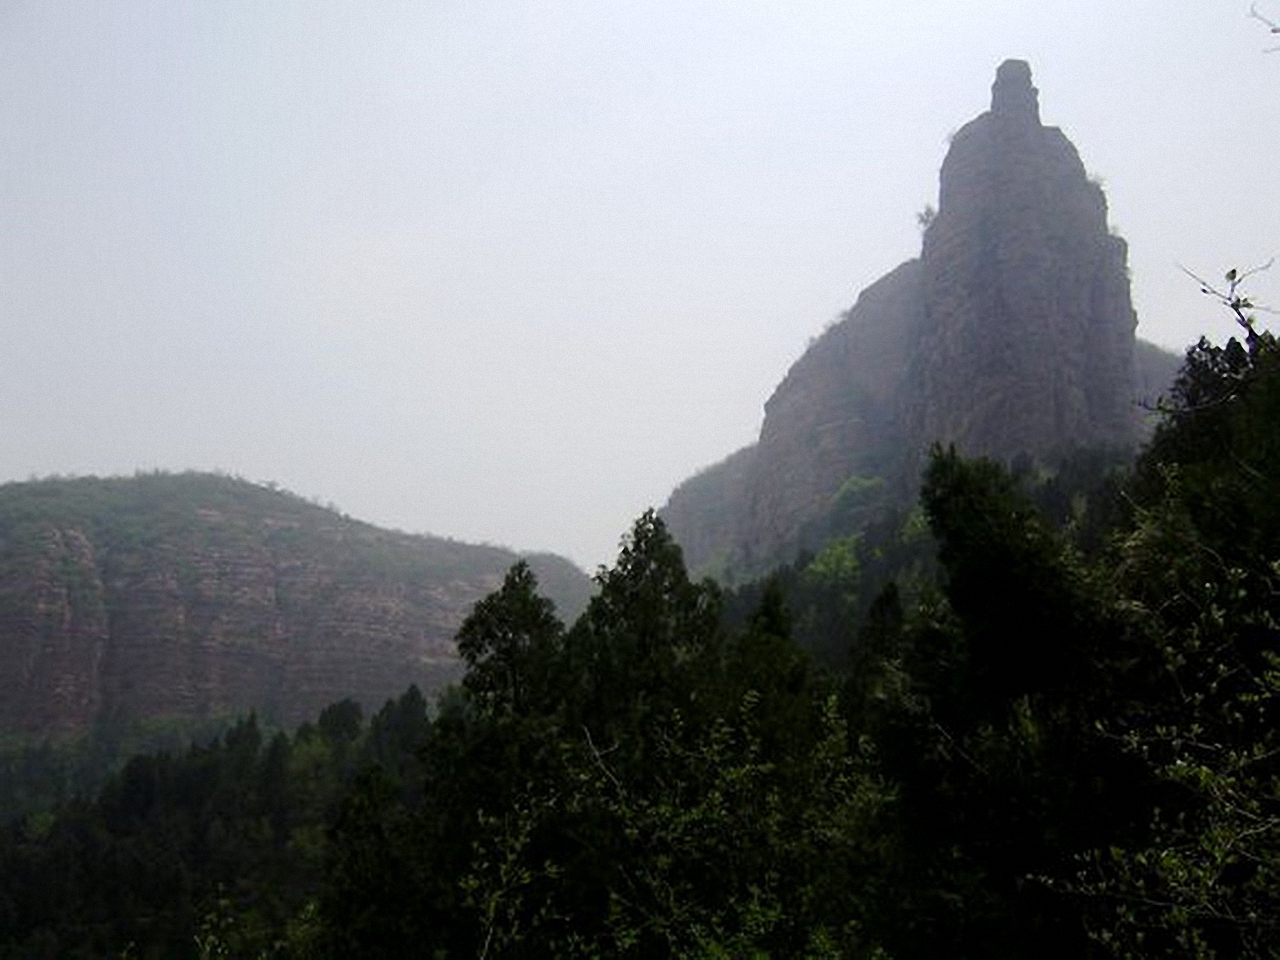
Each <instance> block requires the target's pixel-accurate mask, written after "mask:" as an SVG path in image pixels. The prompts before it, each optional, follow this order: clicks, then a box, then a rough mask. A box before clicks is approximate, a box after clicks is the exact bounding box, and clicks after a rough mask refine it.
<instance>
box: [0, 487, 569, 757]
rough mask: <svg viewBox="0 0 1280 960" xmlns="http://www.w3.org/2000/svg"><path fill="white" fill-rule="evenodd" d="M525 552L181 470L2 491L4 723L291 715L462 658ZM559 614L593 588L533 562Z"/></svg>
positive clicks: (76, 726)
mask: <svg viewBox="0 0 1280 960" xmlns="http://www.w3.org/2000/svg"><path fill="white" fill-rule="evenodd" d="M516 559H517V557H516V555H515V554H513V553H511V552H510V551H507V550H502V549H499V548H496V547H483V546H472V545H469V544H463V543H457V542H454V541H450V540H443V539H440V538H435V537H422V536H411V535H408V534H402V533H395V532H392V531H387V530H380V529H378V528H376V527H372V526H370V525H368V524H364V523H359V522H357V521H354V520H351V519H349V518H346V517H343V516H341V515H339V514H337V513H335V512H333V511H331V510H327V509H324V508H322V507H319V506H316V505H314V504H311V503H308V502H306V501H304V500H302V499H300V498H298V497H294V496H292V495H290V494H286V493H283V492H280V491H276V490H272V489H268V488H265V487H260V486H256V485H254V484H249V483H245V482H243V481H238V480H233V479H230V478H226V477H217V476H208V475H199V474H187V475H181V476H164V475H154V476H143V477H137V478H133V479H116V480H96V479H80V480H49V481H37V482H33V483H23V484H8V485H5V486H3V487H0V677H4V678H5V694H4V697H2V698H0V732H9V731H20V732H28V733H51V732H57V731H77V730H84V729H86V728H87V727H89V726H90V725H91V724H93V723H95V722H99V721H104V720H106V721H113V720H116V721H137V720H142V719H146V718H149V717H179V718H187V719H196V718H206V717H216V716H220V715H225V714H230V713H233V712H239V711H245V710H249V709H254V710H257V711H258V712H259V713H260V714H263V715H265V716H266V717H268V718H269V719H272V720H275V721H278V722H282V723H294V722H297V721H300V720H302V719H306V718H310V717H313V716H314V715H315V714H316V713H317V712H318V711H319V710H320V709H321V708H323V707H324V706H326V705H327V704H329V703H332V702H334V701H336V700H339V699H342V698H345V697H352V698H355V699H357V700H359V701H361V702H362V703H364V704H365V705H366V706H369V707H374V706H381V704H382V702H383V701H384V700H385V699H386V698H388V697H390V696H395V695H398V694H400V693H402V692H403V691H404V689H405V688H406V687H408V685H409V684H411V683H417V684H418V685H419V686H420V687H422V688H424V689H431V688H433V687H438V686H439V685H440V683H441V682H443V681H444V680H447V679H451V678H453V677H456V676H457V674H458V672H459V663H458V658H457V653H456V650H455V648H454V643H453V637H454V633H455V632H456V630H457V628H458V626H459V624H460V623H461V621H462V619H463V618H464V617H465V616H466V614H467V612H468V611H469V609H470V607H471V605H472V604H473V603H474V602H475V601H476V600H478V599H480V598H481V597H483V596H484V595H485V594H487V593H489V592H490V591H491V590H493V589H495V588H496V587H497V586H498V585H499V584H500V583H501V580H502V576H503V574H504V573H505V571H506V570H507V568H508V567H509V566H510V565H511V564H512V563H514V562H515V561H516ZM529 561H530V565H531V566H532V567H533V568H534V571H535V573H537V574H538V576H539V580H540V581H541V583H542V585H543V587H544V589H545V590H546V591H547V593H548V595H549V596H551V597H552V598H553V599H554V600H556V602H557V606H558V607H559V609H560V611H561V615H562V616H565V617H572V616H574V615H576V613H577V612H578V611H579V610H580V609H581V608H582V606H583V605H585V603H586V599H587V597H588V595H589V593H590V591H591V584H590V581H589V580H588V579H587V577H586V575H585V574H583V573H582V572H581V571H579V570H578V569H577V568H576V567H574V566H573V565H572V564H570V563H569V562H568V561H567V560H563V559H561V558H559V557H554V556H535V557H530V558H529Z"/></svg>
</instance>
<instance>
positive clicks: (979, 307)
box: [665, 60, 1167, 579]
mask: <svg viewBox="0 0 1280 960" xmlns="http://www.w3.org/2000/svg"><path fill="white" fill-rule="evenodd" d="M1135 326H1136V318H1135V315H1134V311H1133V307H1132V304H1131V302H1130V297H1129V280H1128V271H1127V267H1126V246H1125V243H1124V241H1123V240H1122V239H1120V238H1119V237H1117V236H1115V235H1114V234H1112V233H1110V232H1109V230H1108V227H1107V207H1106V200H1105V198H1104V196H1103V193H1102V190H1101V188H1100V187H1099V186H1098V185H1097V183H1095V182H1093V181H1091V180H1090V179H1089V177H1088V176H1087V174H1086V172H1085V169H1084V165H1083V164H1082V163H1081V161H1080V157H1079V155H1078V154H1077V152H1076V150H1075V148H1074V147H1073V146H1072V144H1071V142H1070V141H1069V140H1068V139H1067V138H1066V137H1065V136H1064V135H1063V133H1062V132H1061V131H1060V130H1058V129H1057V128H1056V127H1046V126H1044V125H1043V124H1041V122H1040V115H1039V102H1038V93H1037V91H1036V89H1035V87H1034V86H1033V85H1032V82H1031V71H1030V68H1029V67H1028V65H1027V64H1026V63H1025V62H1023V61H1020V60H1009V61H1006V62H1005V63H1003V64H1001V66H1000V68H999V69H998V71H997V73H996V80H995V83H994V84H993V86H992V97H991V109H990V110H989V111H987V112H986V113H984V114H982V115H981V116H979V117H977V118H976V119H974V120H973V121H971V122H970V123H968V124H967V125H966V126H964V127H963V128H962V129H961V130H960V131H959V132H958V133H956V135H955V136H954V138H953V139H952V143H951V146H950V149H949V150H948V153H947V157H946V159H945V161H944V163H943V166H942V171H941V176H940V191H939V204H938V210H937V213H936V215H935V216H934V217H933V219H932V220H931V222H930V223H929V224H928V226H927V228H926V230H925V233H924V239H923V245H922V250H921V255H920V257H919V258H918V259H916V260H911V261H908V262H907V263H904V264H903V265H901V266H900V267H898V268H897V269H895V270H893V271H892V272H890V273H889V274H888V275H886V276H885V277H883V278H882V279H880V280H878V281H877V282H876V283H874V284H872V285H871V286H870V287H868V288H867V289H866V290H865V291H863V293H862V294H861V296H860V297H859V298H858V301H857V302H856V303H855V304H854V306H853V307H852V308H851V309H850V310H849V311H848V312H847V313H846V314H845V315H844V317H843V318H842V319H841V321H840V322H839V323H837V324H836V325H835V326H833V327H832V328H831V329H829V330H828V331H827V332H826V333H824V334H823V335H822V336H821V337H820V338H819V339H818V340H817V341H815V342H814V343H813V344H812V345H811V347H810V348H809V349H808V350H807V351H806V352H805V354H804V355H803V356H802V357H801V358H800V359H799V360H798V361H797V362H796V363H795V365H794V366H793V367H792V368H791V370H790V372H789V373H788V374H787V376H786V378H785V379H784V380H783V381H782V383H781V384H780V385H779V386H778V388H777V389H776V390H775V391H774V394H773V396H772V397H770V399H769V401H768V402H767V403H766V404H765V419H764V424H763V426H762V428H761V431H760V439H759V442H758V443H757V444H756V446H755V447H753V448H748V449H747V450H744V451H739V452H738V453H736V454H734V456H733V458H731V461H728V462H726V464H724V465H721V466H718V467H713V468H711V469H710V470H708V471H705V472H704V473H703V474H701V475H699V476H698V477H695V478H694V479H693V480H691V481H689V482H687V483H686V484H683V485H681V486H680V487H679V488H677V490H676V491H675V492H674V493H673V494H672V496H671V499H670V501H669V503H668V505H667V507H666V508H665V516H666V518H667V520H668V522H669V524H670V526H671V529H672V530H673V532H674V533H675V535H676V537H677V539H679V540H680V542H681V543H682V545H683V546H684V547H685V551H686V556H687V558H688V560H689V562H690V565H691V566H692V567H693V568H695V569H700V570H704V571H711V572H715V573H717V574H721V575H726V576H727V577H728V578H729V579H734V578H737V577H742V576H749V575H754V574H757V573H760V572H762V571H763V570H765V569H767V568H768V567H770V566H772V565H774V564H776V563H779V562H785V561H787V560H790V559H791V558H792V557H793V556H794V554H795V551H796V550H797V549H799V548H801V547H804V546H806V545H810V544H806V543H805V537H806V532H805V531H806V529H807V528H809V527H810V526H811V525H812V524H813V523H814V522H815V521H816V520H817V519H818V518H820V517H821V516H822V515H823V514H824V513H825V512H827V511H828V510H830V509H831V507H832V503H833V499H834V498H836V497H837V496H838V495H842V491H847V490H848V489H850V484H851V483H853V484H854V485H855V486H857V487H858V489H869V487H868V484H872V483H876V484H877V486H876V489H878V490H880V491H882V493H881V496H882V497H884V498H886V499H892V498H893V497H895V496H896V497H906V496H909V495H910V494H911V492H912V490H913V489H914V484H915V479H916V476H917V472H918V469H919V466H920V463H921V460H922V457H923V454H924V452H925V451H926V450H927V449H928V447H929V446H930V445H931V444H932V443H934V442H938V441H940V442H943V443H954V444H955V445H956V446H957V447H958V448H959V449H961V450H962V451H964V452H966V453H970V454H985V455H991V456H995V457H997V458H1003V459H1009V458H1012V457H1014V456H1017V455H1019V454H1023V453H1026V454H1030V455H1032V456H1033V457H1037V458H1045V459H1048V458H1052V457H1054V456H1056V455H1058V454H1063V453H1066V452H1069V451H1071V450H1073V449H1078V448H1083V447H1105V448H1122V447H1128V446H1131V445H1132V444H1133V443H1134V442H1135V441H1136V439H1137V437H1138V436H1139V433H1140V430H1141V425H1140V421H1141V417H1140V413H1141V411H1140V410H1139V408H1138V407H1137V405H1136V403H1135V400H1136V399H1137V398H1138V397H1139V396H1140V395H1142V396H1145V395H1147V394H1149V393H1150V391H1151V389H1152V388H1153V387H1154V388H1156V389H1159V388H1158V386H1157V385H1156V384H1154V383H1143V384H1141V386H1142V389H1143V391H1145V392H1144V393H1142V394H1140V393H1139V379H1138V377H1137V375H1136V372H1135V355H1134V350H1135V340H1134V329H1135ZM1149 353H1150V351H1144V352H1143V353H1142V354H1141V357H1142V359H1143V360H1144V366H1143V371H1144V374H1146V373H1149V374H1150V375H1151V376H1152V377H1154V378H1155V379H1158V378H1159V377H1160V376H1161V375H1162V374H1161V372H1160V370H1157V368H1159V367H1161V364H1160V363H1159V362H1156V361H1152V359H1151V357H1152V356H1155V355H1151V356H1148V354H1149ZM1166 356H1167V355H1166Z"/></svg>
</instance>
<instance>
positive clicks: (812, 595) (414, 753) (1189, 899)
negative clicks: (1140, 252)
mask: <svg viewBox="0 0 1280 960" xmlns="http://www.w3.org/2000/svg"><path fill="white" fill-rule="evenodd" d="M1250 334H1251V335H1250V336H1249V338H1248V340H1247V342H1246V343H1245V344H1241V343H1239V342H1236V341H1232V342H1230V343H1228V344H1227V345H1226V346H1225V347H1221V348H1219V347H1213V346H1210V345H1209V344H1207V343H1203V342H1202V343H1201V344H1200V345H1199V346H1198V347H1196V348H1195V349H1194V350H1192V351H1191V352H1190V354H1189V356H1188V358H1187V363H1186V366H1185V367H1184V369H1183V371H1182V373H1181V375H1180V378H1179V380H1178V384H1177V387H1176V389H1175V391H1174V398H1173V403H1172V407H1171V409H1170V410H1169V411H1168V412H1167V414H1166V416H1165V419H1164V422H1163V424H1162V425H1161V426H1160V428H1159V429H1158V430H1157V432H1156V434H1155V437H1154V438H1153V440H1152V441H1151V443H1150V444H1149V445H1148V447H1147V448H1146V449H1145V451H1144V452H1143V454H1142V455H1141V457H1140V459H1139V461H1138V463H1137V465H1136V467H1134V468H1133V469H1132V470H1129V471H1127V472H1126V473H1124V474H1122V475H1117V474H1114V473H1113V474H1111V475H1110V482H1109V483H1107V484H1103V485H1101V486H1095V490H1094V493H1093V494H1092V495H1091V497H1089V498H1085V497H1082V496H1077V495H1074V494H1070V495H1068V492H1069V491H1070V489H1071V484H1069V483H1067V482H1066V481H1065V480H1061V481H1060V482H1058V483H1056V484H1055V482H1054V481H1053V480H1052V479H1050V478H1045V477H1043V476H1039V475H1037V474H1036V472H1035V471H1034V470H1031V471H1022V472H1021V473H1019V472H1017V471H1015V472H1010V471H1009V470H1008V469H1006V468H1004V467H1002V466H1000V465H998V464H996V463H994V462H991V461H988V460H966V459H964V458H962V457H960V456H958V455H957V454H956V453H955V452H954V451H951V450H944V449H935V451H934V452H933V454H932V456H931V458H930V461H929V465H928V468H927V471H926V473H925V476H924V480H923V485H922V495H921V504H920V510H919V511H916V512H912V513H910V514H908V515H907V516H906V517H905V518H904V519H903V522H902V526H901V528H900V530H899V534H898V535H897V536H896V537H895V536H890V535H888V534H886V536H885V537H884V544H885V545H886V548H887V547H891V546H893V545H894V544H897V547H896V549H899V550H900V551H901V554H900V556H901V558H902V559H903V564H902V565H900V567H899V569H898V571H897V573H896V574H895V575H885V576H884V577H882V578H881V580H882V581H883V583H884V586H883V588H882V589H880V591H879V592H878V594H877V596H876V597H875V599H874V601H873V602H870V603H867V604H866V608H865V611H864V610H863V609H862V607H861V606H859V605H858V604H857V603H856V602H855V601H856V599H857V598H856V597H853V596H851V594H850V591H849V589H848V588H849V586H850V584H854V583H856V582H857V581H858V577H859V576H860V573H859V569H860V567H859V565H860V564H862V563H865V562H866V561H867V560H868V559H869V558H868V557H866V556H865V555H863V554H861V553H860V552H859V549H860V548H859V544H858V543H856V542H855V543H847V544H845V545H844V546H843V547H842V548H840V549H832V550H830V551H826V550H824V551H823V553H820V554H819V555H818V556H816V557H814V558H813V560H812V561H811V562H810V564H809V565H808V566H807V567H806V568H804V570H803V571H801V573H800V574H799V575H798V576H796V577H793V578H792V581H790V583H789V584H788V582H787V581H785V580H784V581H782V582H781V583H780V582H776V581H775V582H774V583H773V584H772V585H764V586H761V587H760V588H759V589H758V590H757V591H756V592H755V594H754V596H753V597H752V602H751V606H750V609H749V610H748V611H747V612H745V613H740V614H735V613H734V612H733V610H732V609H730V608H733V607H735V605H740V603H741V598H726V596H725V595H724V594H723V593H722V592H721V591H720V589H719V588H718V587H716V586H715V585H714V584H713V583H711V582H710V581H706V582H703V583H695V582H692V581H691V580H690V579H689V577H688V575H687V573H686V571H685V568H684V564H683V560H682V557H681V552H680V550H679V548H678V547H677V546H676V545H675V543H674V542H673V541H672V539H671V537H670V536H669V534H668V533H667V531H666V530H665V528H664V527H663V525H662V523H661V521H659V520H658V519H657V518H656V517H654V516H653V515H652V514H647V515H646V516H644V517H643V518H641V520H640V521H639V522H638V523H637V524H636V526H635V528H634V529H633V531H632V533H631V535H630V537H629V538H628V540H627V541H626V544H625V546H624V549H623V551H622V554H621V555H620V557H619V559H618V562H617V564H616V565H615V566H614V567H613V568H612V569H609V570H606V571H603V572H602V573H601V574H600V576H599V592H598V594H597V595H596V596H595V597H594V598H593V599H592V600H591V602H590V604H589V605H588V607H587V608H586V610H585V612H584V613H583V615H582V616H581V617H579V618H578V619H577V620H576V622H574V623H573V624H572V625H571V626H568V627H566V626H565V625H564V624H563V623H562V622H561V621H560V620H559V619H558V618H557V616H556V614H555V611H554V609H553V608H552V606H551V605H550V604H549V603H548V602H547V601H546V600H544V599H542V598H541V597H540V596H539V595H538V591H537V583H536V580H535V578H534V576H533V575H532V573H531V572H530V570H529V569H528V568H527V567H526V566H523V565H518V566H516V567H515V568H513V569H512V570H511V571H510V572H509V573H508V575H507V577H506V579H505V581H504V583H503V584H502V586H501V588H500V589H499V590H498V591H497V592H496V593H493V594H491V595H490V596H489V597H488V598H487V599H485V600H484V601H483V602H481V603H480V604H478V605H477V606H476V608H475V609H474V611H473V612H472V614H471V616H470V617H469V618H468V619H467V620H466V622H465V623H464V625H463V627H462V629H461V632H460V634H459V649H460V651H461V653H462V655H463V657H464V658H465V661H466V666H467V670H466V674H465V677H464V679H463V682H462V685H461V687H460V688H459V689H457V690H456V691H455V692H454V693H453V694H452V695H450V696H449V697H447V698H446V699H445V700H444V701H442V702H441V704H440V705H439V707H438V709H437V710H435V711H434V712H432V713H430V714H428V712H427V711H426V710H425V706H424V704H423V703H422V701H421V698H417V697H415V696H414V695H412V694H411V695H409V696H407V697H406V698H404V699H402V700H401V701H399V702H398V703H392V704H389V705H388V706H387V707H386V709H385V710H384V711H383V712H382V713H381V714H379V716H378V717H377V718H376V719H375V720H374V722H373V723H372V724H371V725H370V726H368V727H365V726H364V725H363V724H361V722H360V721H359V716H358V712H356V711H355V710H354V709H353V708H352V707H350V706H347V707H341V706H339V707H335V708H332V709H331V710H329V711H326V714H325V715H324V716H322V718H321V720H320V722H319V724H318V725H317V726H316V727H315V728H305V729H304V730H303V731H301V732H300V733H299V734H298V735H297V736H295V737H294V738H292V739H289V738H285V737H278V738H276V739H274V740H272V741H270V743H268V744H264V743H263V742H262V738H261V737H260V736H259V735H258V734H257V733H256V732H255V727H254V726H253V724H247V725H242V726H241V727H240V728H237V730H236V731H235V732H234V733H232V734H229V735H228V736H227V737H226V738H224V739H223V740H222V741H221V742H220V743H219V744H218V745H216V746H214V747H212V748H207V749H205V750H197V751H194V752H193V753H191V754H189V755H188V756H186V757H185V758H182V759H164V758H160V759H150V760H139V761H137V762H135V764H133V765H131V767H130V768H129V769H128V770H126V771H125V773H124V774H123V775H122V776H121V777H120V778H118V779H117V780H115V781H113V783H112V784H111V785H110V786H109V788H108V789H107V790H106V791H105V792H104V793H103V795H102V796H101V797H100V798H98V799H97V800H96V801H93V802H86V803H82V804H80V805H78V806H76V807H74V808H71V809H69V810H65V811H63V812H62V813H61V814H59V815H58V816H56V817H50V818H44V819H40V818H34V819H33V818H28V820H27V821H26V822H25V823H23V824H19V825H15V826H13V827H11V828H10V830H9V831H8V833H7V834H6V835H5V838H4V840H3V846H0V858H3V862H2V863H0V877H2V878H5V879H4V881H3V883H4V887H3V890H2V891H0V935H2V936H3V942H4V944H5V947H4V948H3V950H0V956H3V955H9V956H50V957H52V956H75V955H95V956H104V955H105V956H120V955H129V956H139V957H144V956H145V957H151V956H155V957H159V956H166V957H180V956H184V955H187V956H232V955H234V956H279V957H350V956H361V957H397V958H400V957H430V958H437V957H464V956H478V957H521V958H524V957H548V958H550V957H575V956H580V957H601V956H621V957H625V956H634V957H868V958H871V957H875V958H885V957H893V958H898V960H906V958H926V957H927V958H934V957H937V956H948V957H957V958H1001V957H1010V958H1012V957H1029V956H1034V957H1038V958H1040V957H1048V958H1053V957H1063V958H1067V957H1072V958H1075V957H1087V956H1116V957H1130V956H1142V957H1157V956H1161V957H1163V956H1168V957H1182V956H1201V957H1210V956H1213V957H1246V956H1247V957H1274V956H1277V955H1280V947H1277V944H1280V936H1278V935H1277V933H1278V931H1277V926H1278V925H1280V796H1278V795H1277V786H1276V785H1277V783H1278V782H1280V766H1278V765H1280V749H1278V748H1280V744H1278V743H1277V742H1276V737H1277V732H1276V729H1277V728H1276V723H1275V716H1276V713H1275V711H1276V709H1277V707H1280V621H1278V618H1280V546H1278V545H1280V508H1277V505H1276V501H1275V497H1274V492H1275V490H1276V489H1277V481H1280V434H1278V433H1277V431H1276V429H1275V424H1276V423H1277V422H1278V420H1277V418H1278V417H1280V347H1278V346H1277V344H1276V342H1275V340H1274V339H1273V338H1272V337H1270V336H1269V335H1256V334H1253V333H1252V331H1250ZM1086 472H1087V471H1086ZM1030 494H1034V497H1033V496H1032V495H1030ZM1037 501H1039V503H1040V504H1042V506H1038V505H1037ZM805 577H808V578H810V579H809V580H808V581H807V582H808V583H809V585H810V586H809V588H808V589H809V593H808V594H803V593H802V592H796V591H794V590H793V591H792V593H791V603H790V604H789V603H788V597H787V596H786V593H787V587H788V586H791V587H794V586H795V585H796V584H800V583H801V582H802V581H803V580H804V578H805ZM814 584H817V585H818V586H819V587H821V589H818V588H817V587H814V586H813V585H814ZM815 611H820V612H822V617H818V618H817V619H815V620H814V621H813V623H811V624H810V626H809V627H807V628H806V629H809V630H810V631H811V632H812V633H813V635H815V636H820V635H822V634H823V633H824V631H825V630H826V629H827V628H826V627H824V626H822V624H823V623H826V624H830V625H831V629H833V630H836V631H838V632H839V635H840V636H841V637H844V638H846V642H845V650H844V656H843V658H842V659H843V667H842V669H840V670H838V671H835V672H831V671H824V670H820V669H818V668H817V667H815V666H814V665H813V664H812V661H811V660H810V659H809V658H808V657H806V655H805V654H804V653H803V652H802V651H801V650H800V649H799V647H798V646H797V645H796V643H795V641H794V640H793V639H792V638H793V635H794V633H795V632H796V629H797V621H798V620H799V619H802V618H805V617H814V616H815ZM823 618H825V619H823ZM147 864H158V865H159V866H157V867H154V868H153V867H148V866H146V865H147ZM50 878H57V879H56V880H55V879H50ZM46 884H52V885H53V886H51V887H46V886H45V885H46ZM46 889H51V890H55V891H56V893H54V894H51V895H49V896H47V897H45V896H43V894H40V893H36V892H34V891H44V890H46ZM6 950H7V951H8V952H7V954H6V953H5V952H4V951H6Z"/></svg>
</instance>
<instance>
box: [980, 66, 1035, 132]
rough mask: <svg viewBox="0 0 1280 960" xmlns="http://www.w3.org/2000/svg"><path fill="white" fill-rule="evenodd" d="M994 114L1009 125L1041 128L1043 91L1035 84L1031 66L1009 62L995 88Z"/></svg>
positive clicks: (992, 110)
mask: <svg viewBox="0 0 1280 960" xmlns="http://www.w3.org/2000/svg"><path fill="white" fill-rule="evenodd" d="M991 115H992V116H993V117H996V118H998V119H1000V120H1003V121H1006V122H1009V123H1021V124H1034V125H1035V126H1039V125H1040V97H1039V91H1038V90H1036V88H1035V87H1034V86H1032V85H1031V64H1029V63H1027V61H1025V60H1006V61H1005V62H1004V63H1002V64H1000V66H999V67H998V68H996V80H995V83H993V84H992V85H991Z"/></svg>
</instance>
